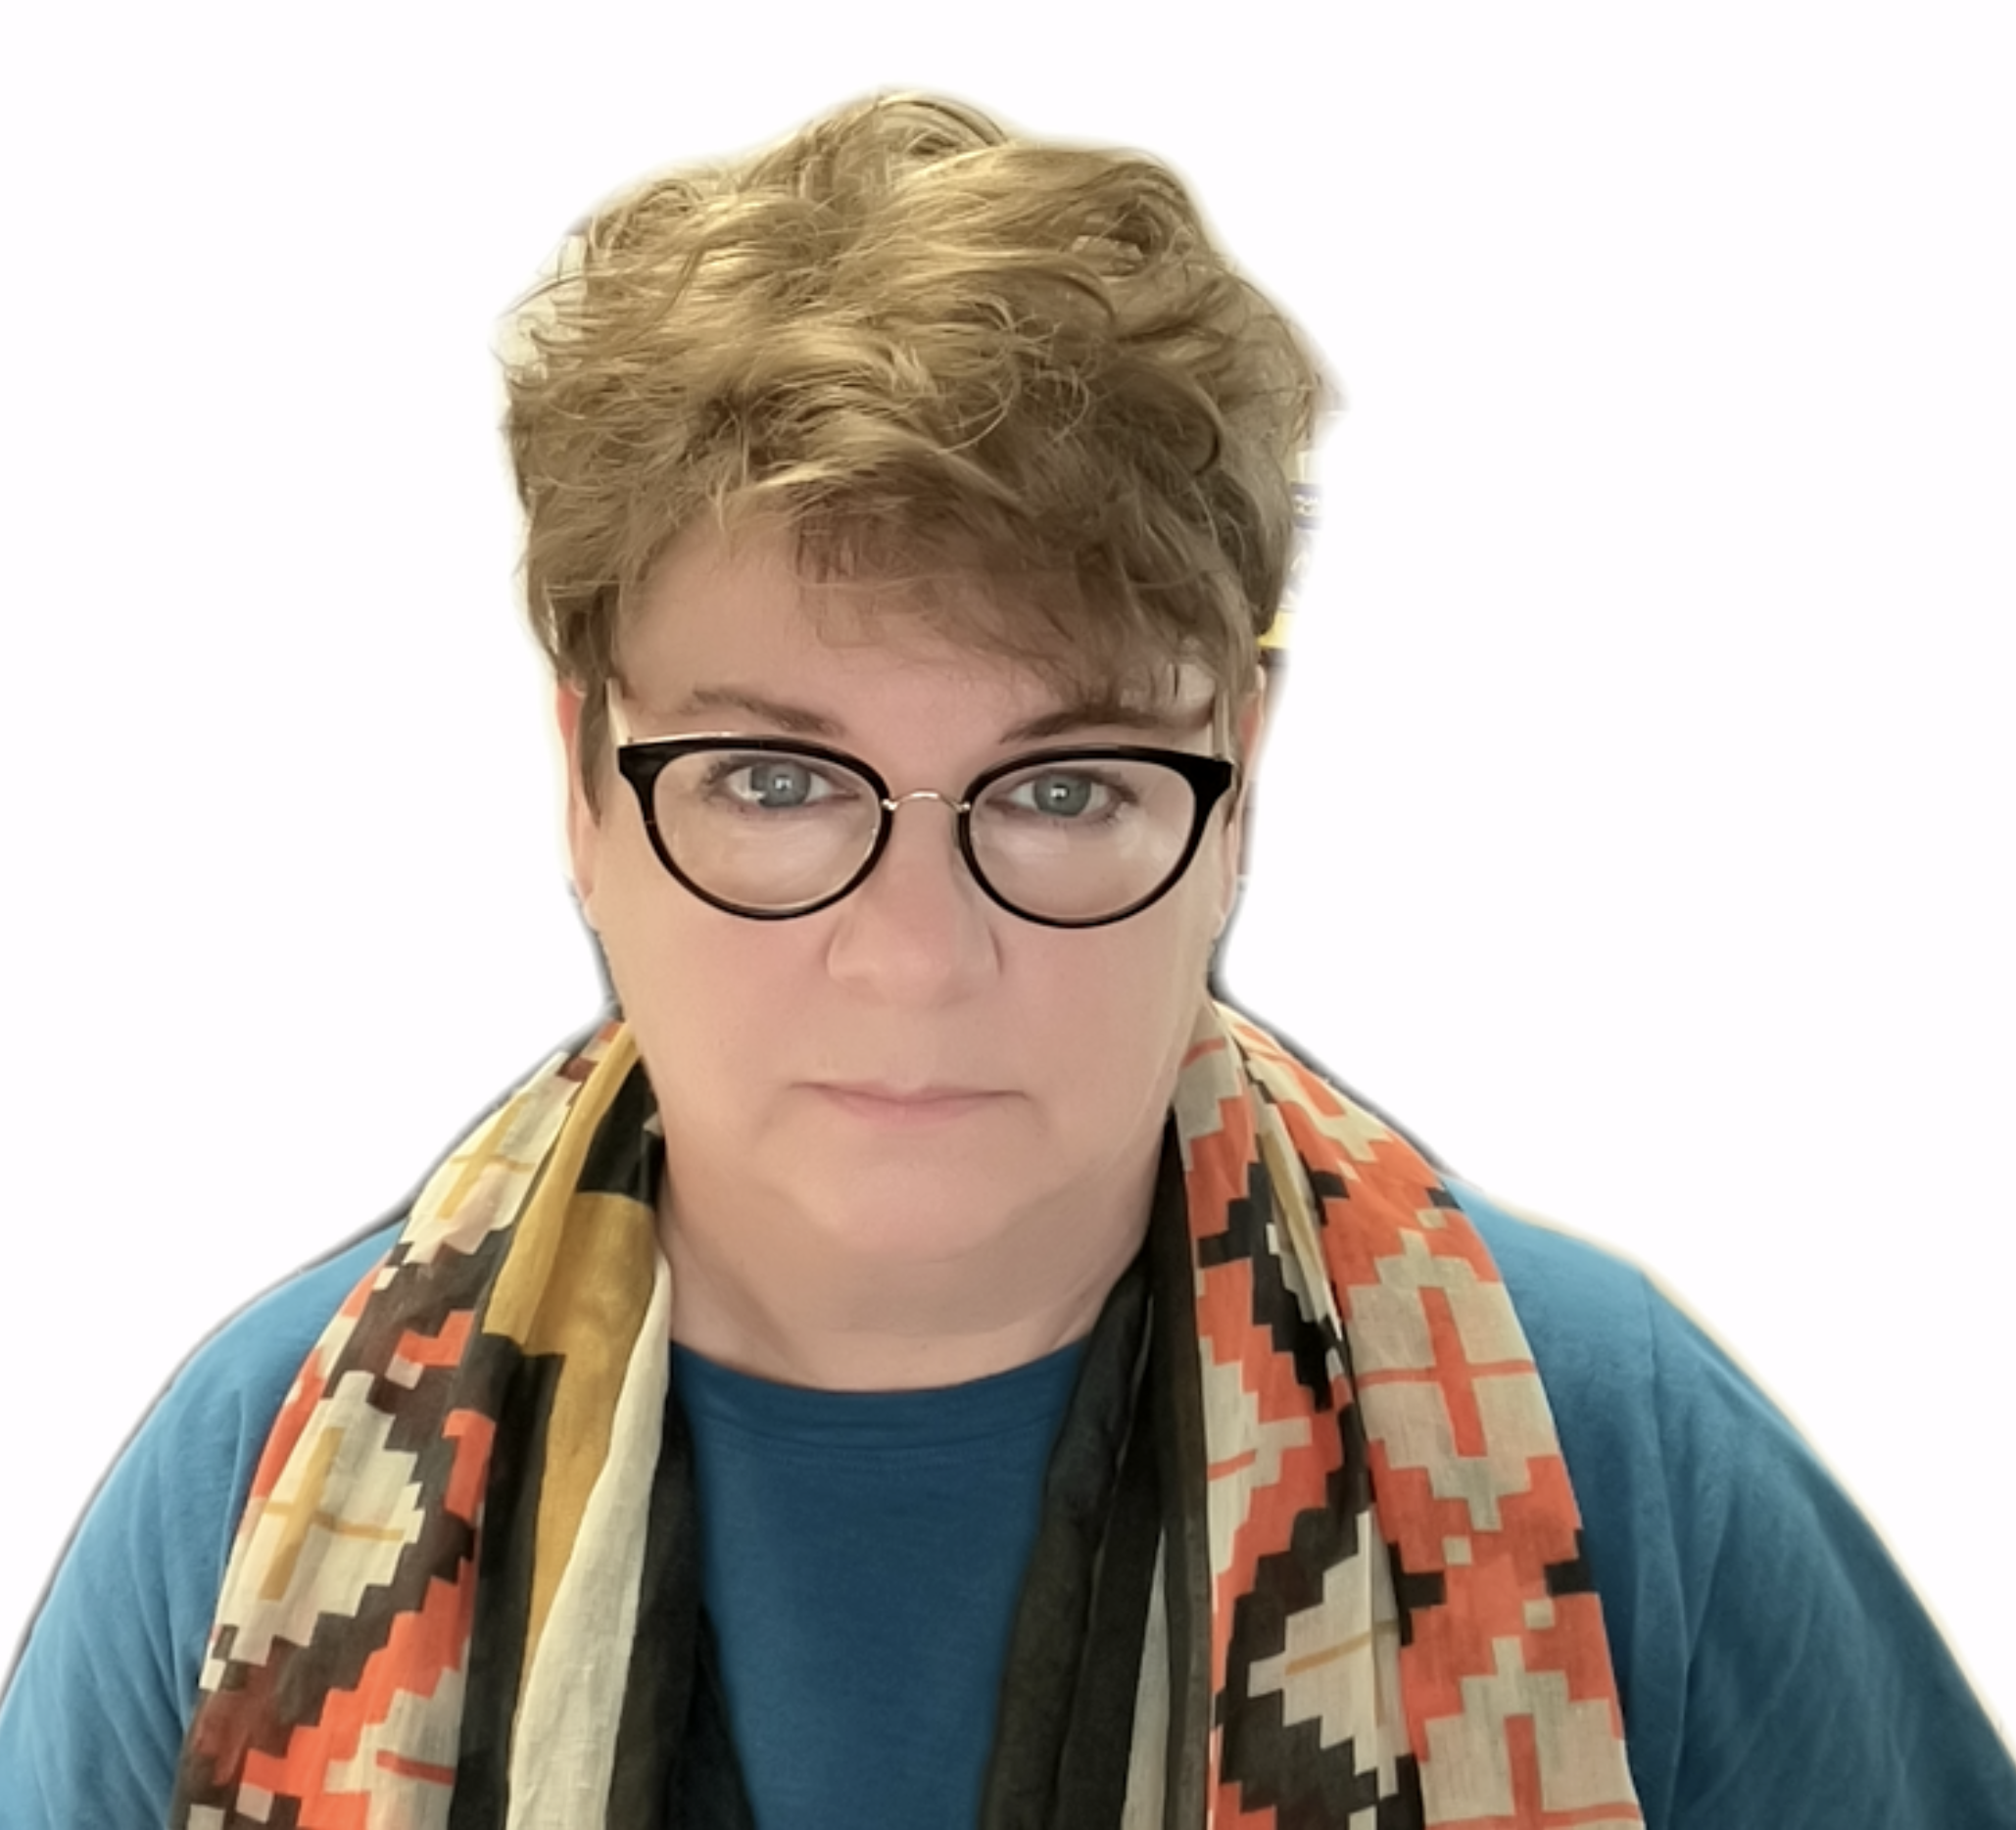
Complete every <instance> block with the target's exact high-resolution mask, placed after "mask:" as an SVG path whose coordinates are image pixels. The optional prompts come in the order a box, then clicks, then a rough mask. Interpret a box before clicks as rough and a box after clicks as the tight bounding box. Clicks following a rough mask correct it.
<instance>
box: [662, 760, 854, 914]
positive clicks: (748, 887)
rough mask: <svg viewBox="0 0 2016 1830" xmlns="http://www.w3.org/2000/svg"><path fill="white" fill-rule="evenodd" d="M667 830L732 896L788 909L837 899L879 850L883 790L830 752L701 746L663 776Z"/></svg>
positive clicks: (693, 873) (691, 865) (682, 855)
mask: <svg viewBox="0 0 2016 1830" xmlns="http://www.w3.org/2000/svg"><path fill="white" fill-rule="evenodd" d="M655 794H656V798H655V803H654V811H655V813H656V816H657V822H658V836H659V838H660V839H661V840H662V842H663V843H664V846H665V849H666V850H667V851H668V852H669V853H670V854H671V855H672V857H673V859H674V860H675V861H676V862H677V864H678V866H679V868H680V869H681V870H682V871H683V872H685V873H686V875H687V876H688V877H689V878H691V879H692V880H693V882H694V883H696V884H697V885H698V886H699V887H700V888H701V889H703V890H705V891H707V893H708V894H710V895H715V896H719V897H720V898H721V899H722V900H723V901H724V902H733V903H737V904H740V905H741V906H742V907H744V908H751V909H763V910H784V909H792V908H797V907H800V906H802V905H805V904H808V903H813V902H817V901H819V900H820V899H821V898H823V897H825V896H830V895H831V894H833V892H834V891H836V890H838V889H839V888H840V886H841V885H842V884H844V883H845V882H846V881H847V879H848V878H849V877H851V876H852V875H853V874H854V872H855V871H857V870H858V869H860V867H861V862H862V860H863V859H864V858H866V857H867V855H868V854H869V852H870V851H871V850H873V849H874V846H875V835H876V832H877V829H878V827H879V825H880V822H881V817H882V813H881V804H880V802H879V801H878V799H877V797H876V793H875V789H874V787H873V786H872V785H871V784H870V783H869V782H868V781H867V780H866V779H865V778H864V777H863V776H861V775H859V774H857V773H856V772H855V771H854V770H852V769H849V768H847V767H845V766H844V765H843V764H840V763H837V762H834V761H832V760H831V759H830V758H828V757H825V756H810V755H802V754H800V753H798V752H796V751H794V750H769V749H744V748H738V747H735V746H723V747H722V748H720V749H703V750H695V751H692V752H690V753H688V754H686V755H683V756H680V757H678V758H676V759H675V760H674V761H673V762H671V763H670V764H669V765H668V766H667V767H666V768H665V769H664V770H663V771H662V772H661V773H660V774H659V776H658V780H657V787H656V791H655Z"/></svg>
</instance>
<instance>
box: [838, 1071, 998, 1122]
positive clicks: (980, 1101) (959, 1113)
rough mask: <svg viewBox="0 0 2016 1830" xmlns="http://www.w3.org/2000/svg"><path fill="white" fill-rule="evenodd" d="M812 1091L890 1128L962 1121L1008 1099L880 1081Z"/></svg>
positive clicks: (978, 1090)
mask: <svg viewBox="0 0 2016 1830" xmlns="http://www.w3.org/2000/svg"><path fill="white" fill-rule="evenodd" d="M812 1090H813V1091H814V1092H815V1093H817V1094H818V1095H820V1097H822V1098H823V1099H825V1100H827V1101H828V1102H829V1103H831V1104H833V1105H836V1106H838V1107H840V1109H841V1110H842V1111H845V1112H850V1113H852V1114H854V1115H855V1116H856V1117H859V1118H865V1119H871V1120H878V1121H881V1122H883V1123H886V1124H932V1123H936V1122H942V1121H944V1120H948V1119H954V1118H962V1117H965V1116H967V1115H968V1114H970V1113H973V1112H978V1111H982V1110H984V1109H985V1108H986V1107H988V1106H990V1105H992V1104H994V1103H995V1102H996V1101H998V1100H1001V1099H1004V1098H1006V1097H1007V1095H1006V1094H1005V1093H1000V1092H996V1091H994V1090H993V1089H992V1088H989V1087H983V1086H891V1085H888V1084H885V1083H883V1082H878V1081H849V1082H820V1083H818V1084H815V1085H814V1086H813V1088H812Z"/></svg>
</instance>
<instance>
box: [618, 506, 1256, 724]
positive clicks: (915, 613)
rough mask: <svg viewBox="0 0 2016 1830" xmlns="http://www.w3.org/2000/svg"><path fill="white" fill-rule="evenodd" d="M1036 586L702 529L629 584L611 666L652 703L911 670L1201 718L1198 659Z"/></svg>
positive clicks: (1202, 674)
mask: <svg viewBox="0 0 2016 1830" xmlns="http://www.w3.org/2000/svg"><path fill="white" fill-rule="evenodd" d="M1038 589H1039V588H1038V587H1035V586H1018V587H1016V588H1012V589H1011V588H1008V587H1004V586H1003V585H1001V584H1000V583H999V582H997V581H995V580H991V579H988V578H985V577H980V576H976V575H974V574H972V573H970V572H957V571H951V570H946V571H941V572H936V573H913V574H911V575H907V576H905V577H902V578H900V579H886V578H859V577H840V578H821V577H808V576H806V575H805V573H804V571H803V570H802V569H801V568H800V567H799V566H798V565H797V564H796V563H795V562H794V559H793V555H792V550H791V547H790V544H789V542H788V541H787V540H786V539H785V538H784V537H782V536H777V535H766V536H761V537H751V536H744V537H742V538H738V539H736V540H734V541H730V540H728V539H726V538H724V537H722V536H720V535H717V534H714V533H713V532H712V531H711V530H708V531H707V532H706V533H705V534H704V535H701V536H698V537H694V536H689V537H688V538H687V539H685V540H683V541H681V542H680V543H678V544H676V545H675V546H674V547H673V549H672V550H671V551H670V552H669V553H668V554H666V556H665V558H664V559H663V560H662V561H661V562H660V563H659V564H658V566H657V567H656V568H655V569H654V570H653V572H652V573H651V575H650V577H649V578H648V581H647V582H646V584H645V586H644V587H643V589H642V590H640V591H639V592H638V593H637V594H636V596H635V598H634V600H633V602H632V603H631V606H630V613H629V614H628V615H627V616H626V618H625V620H624V623H623V627H622V629H621V632H620V635H619V638H618V642H617V656H616V658H617V665H618V672H619V675H620V678H621V680H622V683H623V684H624V686H625V687H626V688H627V689H628V690H629V691H631V692H633V693H636V694H639V695H641V696H644V697H646V698H650V699H652V700H658V699H661V698H664V696H665V695H667V694H668V693H670V694H677V695H679V696H681V697H682V698H684V697H687V696H690V695H692V694H694V693H696V692H698V693H699V694H700V695H701V696H702V697H703V698H704V697H706V696H710V695H720V696H725V697H727V698H733V697H734V696H735V695H736V694H737V693H738V692H740V693H742V694H744V696H746V695H749V694H753V693H756V692H758V691H761V692H764V693H765V694H766V696H773V697H774V696H775V695H776V694H777V693H778V692H779V691H780V690H781V689H782V688H784V687H785V686H786V685H790V686H792V687H793V688H795V689H800V690H803V689H808V688H810V689H817V690H820V691H823V692H826V693H829V694H834V693H844V692H846V691H848V690H850V689H855V688H860V687H862V686H864V685H865V684H867V683H871V682H878V681H888V680H891V679H894V678H899V677H903V676H918V675H923V676H929V677H931V678H933V679H934V680H936V681H939V682H942V683H943V685H944V686H945V688H946V689H947V690H950V691H957V692H961V693H971V694H978V695H981V696H984V697H986V698H998V699H1002V700H1008V701H1013V702H1014V703H1016V704H1017V705H1019V706H1022V707H1025V708H1034V709H1035V710H1036V711H1041V710H1043V709H1045V708H1068V709H1071V710H1074V711H1076V712H1078V713H1081V714H1083V715H1082V716H1081V717H1080V720H1079V721H1080V722H1113V723H1124V724H1130V723H1139V722H1143V721H1148V720H1153V721H1155V722H1158V723H1173V724H1187V723H1189V722H1191V721H1192V720H1193V719H1196V718H1201V717H1203V716H1206V715H1208V712H1209V710H1210V707H1211V705H1212V704H1213V702H1214V700H1215V698H1216V697H1217V695H1216V682H1215V681H1214V679H1213V677H1212V676H1211V674H1210V673H1209V672H1208V671H1207V670H1206V669H1205V668H1204V667H1203V666H1202V665H1201V664H1199V663H1197V662H1195V661H1188V660H1183V659H1180V658H1178V657H1177V656H1176V655H1175V654H1173V653H1172V652H1170V651H1169V650H1168V649H1167V648H1166V647H1161V646H1158V645H1156V644H1155V643H1153V642H1152V641H1150V640H1149V639H1147V638H1145V637H1136V638H1134V639H1133V640H1131V641H1129V640H1128V639H1126V638H1125V637H1124V636H1121V635H1120V634H1118V633H1117V632H1115V631H1113V630H1112V629H1110V628H1102V627H1099V626H1097V625H1095V624H1091V623H1089V622H1088V621H1086V620H1085V619H1084V618H1082V617H1078V618H1074V617H1072V616H1070V615H1068V614H1059V613H1058V612H1057V610H1056V607H1055V606H1054V605H1051V604H1045V603H1043V602H1038V601H1036V600H1035V597H1034V594H1035V592H1036V591H1037V590H1038Z"/></svg>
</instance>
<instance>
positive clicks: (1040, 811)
mask: <svg viewBox="0 0 2016 1830" xmlns="http://www.w3.org/2000/svg"><path fill="white" fill-rule="evenodd" d="M986 798H987V799H988V801H990V802H991V803H992V804H993V805H995V806H996V807H1000V808H1002V809H1004V810H1005V811H1007V812H1010V813H1018V814H1023V815H1032V816H1034V817H1035V818H1038V819H1044V820H1057V821H1060V822H1063V823H1066V824H1076V823H1079V822H1086V823H1090V822H1094V821H1102V820H1110V819H1111V818H1113V816H1114V815H1115V814H1116V813H1118V812H1119V811H1120V810H1121V809H1122V808H1123V807H1125V806H1128V805H1130V804H1131V803H1132V802H1133V801H1134V799H1135V798H1136V797H1135V796H1134V795H1131V794H1129V793H1128V789H1127V788H1126V787H1125V786H1124V785H1123V784H1121V783H1119V782H1115V781H1109V780H1108V779H1106V776H1105V775H1104V774H1103V773H1101V774H1095V773H1093V772H1091V771H1089V770H1086V769H1032V770H1031V771H1030V773H1029V774H1027V775H1022V776H1014V777H1011V778H1010V779H1009V780H1007V781H1005V782H1002V783H1000V784H999V785H997V786H996V787H994V788H992V789H990V790H988V792H987V796H986Z"/></svg>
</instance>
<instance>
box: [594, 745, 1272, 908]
mask: <svg viewBox="0 0 2016 1830" xmlns="http://www.w3.org/2000/svg"><path fill="white" fill-rule="evenodd" d="M619 733H620V726H619ZM616 766H617V768H618V769H619V770H620V771H621V772H622V775H623V779H624V780H625V781H627V782H628V783H629V784H630V786H631V788H632V789H634V790H635V791H636V794H637V804H638V806H639V808H640V809H641V810H642V811H643V814H644V826H645V831H646V833H647V834H648V836H649V838H650V842H651V849H652V850H653V851H655V852H656V853H657V854H658V862H659V863H661V864H662V865H664V867H665V868H666V869H667V870H668V871H670V872H671V873H672V875H673V876H674V877H676V878H677V879H678V880H679V881H680V882H681V883H682V884H684V885H685V886H686V888H687V889H689V890H691V891H693V893H694V894H695V895H696V896H698V897H699V898H700V900H701V901H703V902H709V903H712V904H713V906H714V907H715V908H717V909H724V910H726V911H727V912H728V913H729V914H731V915H744V916H746V917H748V919H750V920H751V921H788V920H790V919H791V918H792V916H796V915H810V914H811V913H812V912H813V911H814V910H816V909H823V908H826V907H828V906H829V905H831V904H832V903H835V902H838V901H839V900H840V897H842V896H844V895H846V894H848V893H849V892H850V891H854V890H856V889H858V888H859V887H860V885H861V883H862V881H863V879H865V878H866V877H867V875H868V873H869V872H870V871H872V870H873V869H874V868H875V866H876V861H877V860H878V859H879V858H880V857H881V856H882V854H883V851H884V849H885V847H887V845H888V841H889V833H890V831H891V830H892V829H893V827H894V824H895V818H896V811H897V809H898V808H900V807H902V806H904V805H905V804H906V803H908V802H910V801H913V800H936V801H937V802H939V803H940V804H941V805H943V806H944V808H945V809H946V811H947V812H949V813H950V814H951V815H952V816H953V819H954V821H955V822H956V828H957V836H958V844H959V853H960V855H961V856H962V857H963V858H964V859H965V860H966V867H967V869H968V870H970V871H971V872H972V873H973V879H974V882H976V883H977V884H979V885H980V887H981V889H982V890H983V891H985V892H986V894H987V895H988V896H989V897H990V898H991V899H992V900H993V901H994V902H996V903H998V904H999V905H1000V906H1001V907H1002V908H1004V909H1007V910H1008V911H1009V912H1010V913H1011V914H1014V915H1019V916H1021V917H1022V918H1023V920H1025V921H1032V922H1036V923H1039V924H1041V925H1042V926H1043V927H1046V928H1099V927H1103V926H1105V925H1106V924H1107V923H1108V922H1117V921H1125V920H1126V919H1127V918H1128V916H1129V915H1138V914H1139V913H1140V912H1141V911H1142V910H1143V909H1145V908H1147V907H1148V906H1149V905H1150V904H1151V903H1154V902H1156V901H1159V900H1160V899H1161V898H1162V897H1163V896H1165V895H1166V894H1168V893H1169V891H1170V890H1171V889H1172V888H1173V887H1174V886H1175V884H1176V880H1177V879H1178V878H1180V877H1181V876H1182V874H1183V872H1184V871H1185V870H1187V869H1188V868H1189V864H1190V860H1191V859H1192V858H1193V857H1195V856H1196V855H1197V846H1198V843H1199V842H1200V841H1201V840H1202V839H1203V837H1204V825H1205V822H1206V821H1207V820H1208V819H1210V817H1211V811H1212V809H1213V808H1214V807H1216V806H1217V805H1218V803H1219V802H1220V801H1221V800H1223V799H1224V796H1225V795H1226V794H1227V793H1228V792H1229V791H1230V789H1231V787H1232V785H1233V783H1234V782H1235V781H1236V780H1237V778H1238V770H1237V768H1236V767H1235V766H1234V765H1233V764H1232V763H1230V762H1228V761H1226V760H1225V759H1224V757H1222V756H1198V755H1193V754H1192V753H1191V752H1190V751H1188V750H1180V749H1151V748H1145V747H1142V746H1136V745H1130V744H1102V745H1094V746H1088V747H1085V748H1081V749H1046V750H1040V751H1036V752H1034V753H1032V754H1030V755H1025V756H1016V757H1013V758H1012V759H1010V760H1009V761H1007V762H1003V763H997V764H996V765H995V766H994V767H993V768H990V769H984V770H983V771H982V772H981V773H980V774H979V775H977V776H975V777H974V778H973V780H972V781H971V782H969V783H968V784H967V785H966V789H965V792H964V793H963V794H961V795H959V797H958V798H957V799H956V800H955V799H953V798H951V797H950V796H949V795H941V794H939V793H937V791H936V790H935V789H928V788H920V789H914V790H912V791H911V792H910V793H909V794H907V795H891V794H890V793H889V788H888V783H887V782H885V781H884V780H883V778H882V777H881V776H880V775H878V774H877V773H876V772H875V770H873V769H872V768H870V767H869V766H868V764H867V763H865V762H863V761H861V760H860V759H859V758H858V757H855V756H849V755H847V754H846V753H845V752H844V751H843V750H838V749H829V748H827V747H826V746H824V745H821V744H804V743H799V742H796V741H794V740H789V739H782V738H768V737H727V736H709V737H679V738H664V739H659V740H656V741H653V742H648V743H623V742H620V741H619V744H618V747H617V750H616Z"/></svg>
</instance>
